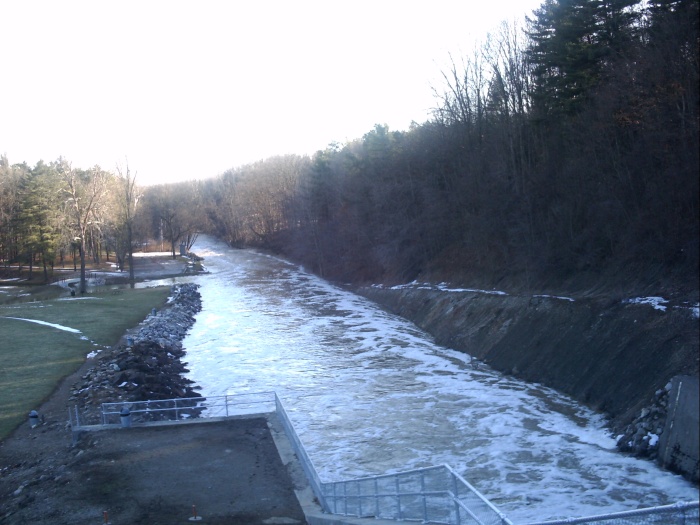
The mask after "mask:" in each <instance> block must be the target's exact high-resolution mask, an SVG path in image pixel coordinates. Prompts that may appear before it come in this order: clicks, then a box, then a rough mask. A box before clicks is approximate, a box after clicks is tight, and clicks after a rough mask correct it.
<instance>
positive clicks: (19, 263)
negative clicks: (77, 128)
mask: <svg viewBox="0 0 700 525" xmlns="http://www.w3.org/2000/svg"><path fill="white" fill-rule="evenodd" d="M136 179H137V177H136V173H133V172H132V171H131V169H130V168H129V166H128V165H126V166H125V167H123V166H118V167H117V168H116V170H115V171H107V170H104V169H102V168H101V167H99V166H94V167H92V168H90V169H81V168H75V167H73V165H72V164H71V162H70V161H68V160H66V159H64V158H59V159H57V160H56V161H53V162H50V163H46V162H44V161H39V162H38V163H37V164H36V165H35V166H34V167H29V166H28V165H27V164H26V163H21V164H13V165H10V164H9V162H8V160H7V157H6V156H0V261H1V262H2V264H3V266H4V268H5V273H12V271H14V270H16V271H17V272H18V274H23V269H26V270H28V274H29V279H34V278H35V277H34V272H35V267H37V268H38V269H39V270H38V271H41V272H42V273H43V279H42V280H43V282H46V283H48V282H51V281H52V280H53V279H54V277H55V275H54V273H55V272H54V269H55V267H56V266H60V267H65V265H66V262H68V263H69V264H72V265H73V269H74V270H76V271H77V270H78V267H77V265H78V264H80V276H81V279H80V291H81V292H85V291H86V277H85V275H86V271H85V270H86V265H88V264H90V265H100V264H101V263H104V262H112V263H113V264H114V266H115V267H116V269H118V270H120V271H121V270H126V269H128V270H129V278H130V280H131V281H132V282H133V280H134V265H133V253H134V251H135V250H140V249H141V248H142V247H143V246H144V245H145V244H147V243H149V242H154V241H156V242H157V241H158V240H160V241H161V243H162V244H161V248H162V247H164V246H166V247H167V249H168V250H169V251H170V252H171V253H172V256H173V257H175V256H176V253H177V252H176V248H177V247H178V243H180V242H184V243H185V244H186V245H187V248H190V247H191V246H192V244H193V243H194V239H195V238H196V234H197V232H198V231H200V230H201V229H202V227H201V226H200V224H199V223H198V222H197V221H198V218H197V216H196V214H195V213H193V212H192V211H191V210H192V209H196V206H193V202H195V201H196V200H197V195H196V192H192V191H191V190H190V189H189V188H185V187H183V186H169V185H162V186H156V187H152V188H142V187H140V186H139V185H138V184H137V180H136Z"/></svg>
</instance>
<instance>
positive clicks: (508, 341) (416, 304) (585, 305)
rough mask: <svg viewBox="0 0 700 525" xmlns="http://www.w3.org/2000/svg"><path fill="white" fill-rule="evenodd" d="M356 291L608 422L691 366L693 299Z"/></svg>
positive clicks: (635, 415) (617, 423)
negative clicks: (652, 300) (688, 301)
mask: <svg viewBox="0 0 700 525" xmlns="http://www.w3.org/2000/svg"><path fill="white" fill-rule="evenodd" d="M358 291H359V293H361V294H363V295H364V296H366V297H368V298H369V299H372V300H373V301H375V302H377V303H379V304H381V305H383V306H384V307H385V308H387V309H388V310H390V311H391V312H394V313H396V314H398V315H401V316H402V317H404V318H406V319H409V320H411V321H413V322H414V323H416V324H417V325H418V326H420V327H421V328H423V329H424V330H426V331H427V332H429V333H431V334H432V335H433V336H434V337H435V339H436V341H437V342H438V343H439V344H441V345H444V346H447V347H450V348H453V349H456V350H461V351H464V352H467V353H468V354H470V355H472V356H473V357H476V358H477V359H480V360H482V361H484V362H485V363H487V364H488V365H490V366H491V367H493V368H495V369H497V370H499V371H502V372H505V373H507V374H512V375H514V376H517V377H519V378H522V379H525V380H527V381H532V382H537V383H542V384H545V385H547V386H550V387H553V388H555V389H557V390H559V391H561V392H565V393H567V394H570V395H571V396H573V397H575V398H576V399H578V400H580V401H581V402H584V403H586V404H587V405H589V406H591V407H593V408H595V409H597V410H600V411H603V412H605V413H607V414H608V415H609V416H610V418H611V425H612V427H613V429H614V430H615V432H623V431H624V430H625V429H626V428H627V426H628V425H630V424H631V423H633V422H634V421H635V419H637V420H638V419H639V415H640V413H641V412H642V410H643V409H645V408H648V407H651V406H652V405H654V404H655V403H656V404H657V405H658V404H659V397H662V398H663V397H664V396H660V392H668V390H669V389H668V388H667V386H668V385H669V382H670V380H671V379H672V378H674V377H677V376H680V375H690V376H695V377H697V375H698V344H699V341H698V318H697V308H692V307H691V305H688V304H678V305H672V304H670V303H669V304H666V305H658V304H656V305H655V304H650V302H640V301H636V302H635V301H620V300H610V299H594V298H584V299H578V298H577V299H575V300H574V299H572V298H567V297H553V296H537V295H535V296H533V295H530V296H524V295H521V296H516V295H509V294H505V293H502V292H489V291H478V290H471V291H469V290H448V289H446V288H444V287H439V286H430V285H417V284H413V285H407V286H400V287H391V288H389V287H380V286H375V287H365V288H362V289H360V290H358ZM664 306H665V308H664ZM666 397H667V396H666ZM661 403H662V404H665V399H661ZM647 412H649V410H647ZM652 417H654V418H656V420H657V421H656V423H654V421H651V422H649V425H651V428H650V429H648V431H647V430H646V429H645V431H644V432H640V431H639V429H633V433H634V432H637V433H638V434H639V436H640V438H641V437H643V435H647V437H646V438H645V439H646V440H647V442H648V440H649V435H650V434H656V433H658V432H659V430H660V429H662V428H663V425H664V419H665V413H663V409H662V410H661V413H658V411H657V410H655V411H654V413H653V416H652ZM636 424H639V422H638V421H637V422H636ZM656 427H660V428H656ZM695 436H696V437H695V439H696V440H697V431H696V432H695ZM636 452H638V453H641V452H642V451H641V450H639V449H637V450H636ZM644 452H645V454H646V455H649V452H648V451H644ZM652 452H653V451H652ZM654 455H655V453H652V454H651V457H653V456H654ZM696 463H697V461H696Z"/></svg>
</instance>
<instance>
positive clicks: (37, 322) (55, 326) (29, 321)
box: [5, 317, 82, 334]
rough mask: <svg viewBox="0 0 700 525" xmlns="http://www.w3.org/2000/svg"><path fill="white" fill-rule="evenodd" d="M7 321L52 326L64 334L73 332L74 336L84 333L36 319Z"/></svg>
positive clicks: (20, 318) (19, 318)
mask: <svg viewBox="0 0 700 525" xmlns="http://www.w3.org/2000/svg"><path fill="white" fill-rule="evenodd" d="M5 319H15V320H17V321H27V322H28V323H36V324H41V325H44V326H50V327H52V328H57V329H59V330H63V331H64V332H72V333H74V334H80V333H82V332H81V331H80V330H77V329H76V328H70V327H68V326H63V325H60V324H54V323H47V322H46V321H38V320H36V319H23V318H22V317H6V318H5Z"/></svg>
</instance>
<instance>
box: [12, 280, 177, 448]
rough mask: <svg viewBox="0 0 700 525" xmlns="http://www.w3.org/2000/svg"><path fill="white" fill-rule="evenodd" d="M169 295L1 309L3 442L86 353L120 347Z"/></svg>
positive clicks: (140, 293)
mask: <svg viewBox="0 0 700 525" xmlns="http://www.w3.org/2000/svg"><path fill="white" fill-rule="evenodd" d="M169 292H170V288H169V287H167V286H162V287H158V288H146V289H125V290H120V291H119V292H118V293H115V292H114V291H111V290H110V291H105V292H104V293H92V294H88V295H87V296H85V297H75V298H64V299H62V300H61V299H55V298H54V299H46V300H41V301H34V302H25V303H14V304H6V305H0V440H1V439H4V438H5V437H7V435H8V434H9V433H10V432H12V430H14V429H15V428H16V427H17V425H18V424H20V423H22V422H24V421H26V419H27V414H28V413H29V411H30V410H32V409H36V408H37V407H38V406H39V405H40V404H41V403H42V401H43V400H45V399H46V398H47V397H48V396H50V395H51V393H52V392H53V391H54V389H55V388H56V387H57V386H58V384H59V382H60V381H61V379H63V378H64V377H66V376H67V375H69V374H71V373H72V372H74V371H75V370H77V369H78V368H79V367H80V366H81V365H82V364H83V363H84V362H85V356H86V355H87V354H88V353H90V352H91V351H93V350H97V349H99V348H102V347H105V346H110V345H112V344H114V343H116V342H117V341H118V340H119V338H120V337H121V336H122V335H123V334H124V332H125V331H126V330H127V329H129V328H133V327H134V326H136V325H138V323H140V322H141V321H142V320H143V319H144V318H145V317H146V316H147V315H148V314H149V313H150V312H151V310H152V309H153V308H160V307H161V306H162V305H163V304H164V303H165V300H166V298H167V297H168V294H169ZM9 317H17V318H21V319H32V320H37V321H43V322H47V323H52V324H56V325H61V326H64V327H69V328H72V329H76V330H80V332H81V333H73V332H67V331H65V330H61V329H58V328H56V327H52V326H46V325H42V324H37V323H32V322H27V321H20V320H16V319H9Z"/></svg>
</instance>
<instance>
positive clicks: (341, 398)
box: [184, 236, 698, 523]
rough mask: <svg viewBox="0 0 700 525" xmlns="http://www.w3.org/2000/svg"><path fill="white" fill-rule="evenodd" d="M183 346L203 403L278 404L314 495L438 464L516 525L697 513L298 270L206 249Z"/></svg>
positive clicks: (515, 387)
mask: <svg viewBox="0 0 700 525" xmlns="http://www.w3.org/2000/svg"><path fill="white" fill-rule="evenodd" d="M192 251H193V252H195V253H196V254H198V255H200V256H202V257H204V265H205V267H206V268H207V270H208V271H209V272H210V273H208V274H206V275H200V276H197V277H194V278H192V279H188V280H194V281H195V282H197V283H198V284H200V285H201V288H200V292H201V294H202V304H203V308H202V311H201V312H200V313H199V314H198V315H197V317H196V322H195V324H194V326H193V327H192V329H191V330H190V332H189V333H188V335H187V336H186V338H185V340H184V347H185V350H186V351H187V356H186V358H185V359H186V361H187V362H188V363H189V364H188V368H189V369H190V373H189V378H190V379H192V380H193V381H195V382H196V383H197V384H198V385H199V386H200V387H201V389H202V390H201V393H202V394H203V395H210V396H214V395H223V394H235V393H245V392H261V391H270V390H274V391H276V392H277V394H278V395H279V397H280V398H281V400H282V402H283V404H284V406H285V408H286V409H287V411H288V413H289V416H290V418H291V420H292V422H293V424H294V426H295V428H296V430H297V433H298V434H299V436H300V438H301V440H302V441H303V443H304V445H305V447H306V449H307V451H308V452H309V455H310V456H311V459H312V461H313V462H314V464H315V466H316V467H317V469H318V470H319V474H320V477H321V479H322V480H323V481H334V480H340V479H347V478H353V477H358V476H366V475H373V474H383V473H387V472H396V471H401V470H406V469H411V468H417V467H424V466H430V465H439V464H443V463H447V464H449V465H450V466H452V467H453V468H454V469H456V470H457V472H459V473H460V474H462V475H463V477H464V478H465V479H466V480H467V481H469V482H470V483H471V484H472V485H474V486H475V487H476V488H477V489H478V490H479V491H481V492H482V493H483V494H484V495H485V496H486V497H488V498H489V499H490V500H491V501H492V502H493V503H494V504H495V505H496V506H497V507H498V508H499V509H500V510H501V511H502V512H504V513H505V514H506V515H507V516H508V517H509V518H510V519H511V520H512V521H513V522H514V523H525V522H528V521H535V520H545V519H559V518H568V517H577V516H587V515H594V514H602V513H607V512H616V511H622V510H629V509H634V508H638V507H649V506H655V505H665V504H670V503H675V502H677V501H691V500H697V499H698V489H697V487H695V486H694V485H692V484H691V483H689V482H687V481H685V480H684V479H683V478H681V477H680V476H677V475H674V474H671V473H668V472H665V471H663V470H661V469H659V468H658V467H656V466H655V464H653V463H651V462H649V461H644V460H637V459H634V458H631V457H627V456H624V455H622V454H620V453H618V452H616V449H615V441H614V438H613V436H611V435H610V434H609V433H608V432H607V431H606V429H605V420H604V418H603V416H602V415H600V414H597V413H595V412H592V411H591V410H589V409H587V408H586V407H584V406H582V405H580V404H578V403H577V402H575V401H574V400H572V399H570V398H568V397H566V396H564V395H562V394H559V393H557V392H556V391H554V390H551V389H548V388H546V387H543V386H542V385H538V384H531V383H526V382H523V381H518V380H516V379H513V378H512V377H508V376H503V375H501V374H499V373H497V372H495V371H493V370H491V369H489V368H488V367H486V366H484V365H480V366H476V365H475V363H474V364H473V363H472V362H471V359H470V357H469V356H468V355H466V354H463V353H460V352H456V351H453V350H450V349H447V348H444V347H441V346H439V345H436V344H435V343H434V342H433V340H432V338H431V337H430V335H429V334H426V333H425V332H423V331H421V330H420V329H418V328H417V327H416V326H415V325H413V324H412V323H410V322H408V321H406V320H404V319H401V318H400V317H397V316H394V315H391V314H388V313H387V312H385V311H383V310H382V309H381V308H379V307H378V306H377V305H375V304H374V303H372V302H370V301H368V300H366V299H364V298H362V297H360V296H357V295H355V294H353V293H350V292H348V291H346V290H344V289H342V288H339V287H336V286H333V285H331V284H329V283H328V282H326V281H324V280H322V279H320V278H318V277H316V276H314V275H312V274H310V273H308V272H306V271H305V270H304V269H303V268H300V267H299V266H298V265H295V264H291V263H289V262H287V261H284V260H282V259H279V258H276V257H272V256H269V255H264V254H260V253H255V252H252V251H248V250H234V249H231V248H228V247H227V246H226V245H225V244H223V243H220V242H218V241H215V240H214V239H212V238H209V237H205V236H201V237H200V238H199V239H198V241H197V243H196V245H195V246H194V248H193V250H192Z"/></svg>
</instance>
